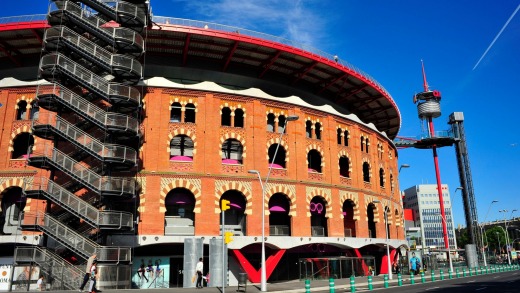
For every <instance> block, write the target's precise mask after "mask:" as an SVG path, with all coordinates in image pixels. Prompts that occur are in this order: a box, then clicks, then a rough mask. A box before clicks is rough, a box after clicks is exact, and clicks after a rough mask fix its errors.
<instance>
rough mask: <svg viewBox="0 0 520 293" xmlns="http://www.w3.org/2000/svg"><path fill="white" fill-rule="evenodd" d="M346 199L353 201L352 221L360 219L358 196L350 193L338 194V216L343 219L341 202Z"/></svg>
mask: <svg viewBox="0 0 520 293" xmlns="http://www.w3.org/2000/svg"><path fill="white" fill-rule="evenodd" d="M346 200H351V201H352V202H353V203H354V207H353V209H354V216H353V219H354V221H358V220H359V219H360V215H359V214H360V212H359V198H358V197H357V195H354V194H352V193H347V192H346V193H344V194H340V196H339V201H340V203H341V205H340V213H339V214H340V218H341V219H343V218H344V216H343V203H345V201H346Z"/></svg>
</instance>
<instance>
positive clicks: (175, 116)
mask: <svg viewBox="0 0 520 293" xmlns="http://www.w3.org/2000/svg"><path fill="white" fill-rule="evenodd" d="M170 108H171V110H170V122H181V113H182V106H181V104H180V103H173V104H172V105H171V106H170Z"/></svg>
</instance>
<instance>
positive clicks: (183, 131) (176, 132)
mask: <svg viewBox="0 0 520 293" xmlns="http://www.w3.org/2000/svg"><path fill="white" fill-rule="evenodd" d="M177 135H186V136H188V137H189V138H190V139H191V140H192V141H193V155H195V154H196V153H197V135H196V134H195V133H193V132H191V130H188V129H184V128H180V129H175V130H173V132H171V133H169V134H168V142H167V148H166V149H167V152H168V153H169V152H170V143H171V141H172V139H173V138H174V137H176V136H177Z"/></svg>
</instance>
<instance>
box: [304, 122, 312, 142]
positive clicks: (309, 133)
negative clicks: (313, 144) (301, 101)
mask: <svg viewBox="0 0 520 293" xmlns="http://www.w3.org/2000/svg"><path fill="white" fill-rule="evenodd" d="M305 135H306V136H307V138H312V122H311V121H309V120H307V122H305Z"/></svg>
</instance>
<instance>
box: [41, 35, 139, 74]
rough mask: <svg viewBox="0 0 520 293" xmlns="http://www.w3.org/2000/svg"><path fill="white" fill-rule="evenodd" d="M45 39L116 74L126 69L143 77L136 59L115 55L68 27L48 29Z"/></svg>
mask: <svg viewBox="0 0 520 293" xmlns="http://www.w3.org/2000/svg"><path fill="white" fill-rule="evenodd" d="M43 38H44V41H45V42H46V43H49V44H55V43H56V44H57V43H59V42H63V44H66V45H68V46H69V47H71V48H73V49H75V50H76V51H80V52H81V53H82V54H84V55H87V56H88V57H89V60H90V61H93V62H96V63H97V64H98V65H101V66H102V67H104V68H105V70H107V71H110V72H112V73H114V74H117V73H118V70H115V69H114V67H116V68H119V69H123V68H124V69H126V71H127V72H129V73H132V74H133V75H134V76H136V77H138V78H140V77H142V75H143V67H142V65H141V63H139V61H137V60H136V59H134V58H132V57H129V56H125V55H121V54H113V53H111V52H109V51H107V50H105V49H104V48H102V47H100V46H98V45H96V44H95V43H93V42H92V41H90V40H89V39H87V38H85V37H83V36H81V35H79V34H78V33H76V32H75V31H73V30H71V29H69V28H68V27H66V26H53V27H50V28H48V29H47V30H46V31H45V35H44V37H43ZM56 44H55V45H56Z"/></svg>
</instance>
